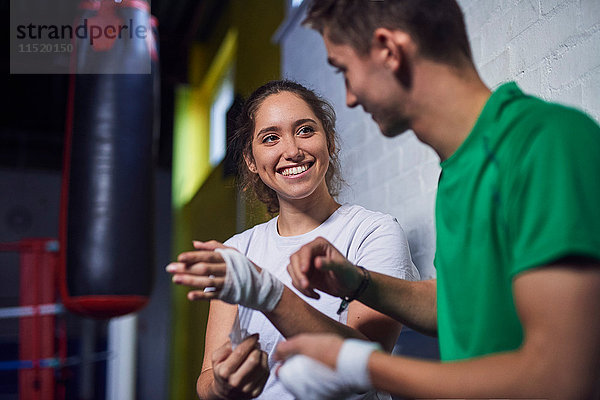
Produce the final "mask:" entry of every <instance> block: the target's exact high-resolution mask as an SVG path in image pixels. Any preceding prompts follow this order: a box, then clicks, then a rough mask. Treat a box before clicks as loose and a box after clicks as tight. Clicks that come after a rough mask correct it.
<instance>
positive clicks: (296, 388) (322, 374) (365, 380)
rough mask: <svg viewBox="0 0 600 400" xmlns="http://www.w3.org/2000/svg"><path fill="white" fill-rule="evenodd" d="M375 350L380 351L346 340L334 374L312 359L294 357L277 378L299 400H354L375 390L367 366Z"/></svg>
mask: <svg viewBox="0 0 600 400" xmlns="http://www.w3.org/2000/svg"><path fill="white" fill-rule="evenodd" d="M376 350H381V347H380V346H379V345H378V344H377V343H372V342H366V341H363V340H356V339H347V340H345V341H344V343H343V345H342V348H341V349H340V352H339V354H338V357H337V363H336V370H335V371H334V370H332V369H330V368H328V367H327V366H326V365H324V364H322V363H320V362H318V361H316V360H314V359H312V358H309V357H306V356H304V355H295V356H292V357H290V358H289V359H288V360H286V362H285V363H284V364H283V365H282V366H281V368H279V371H278V374H277V375H278V378H279V380H280V381H281V382H282V383H283V385H284V386H285V388H286V389H287V390H288V391H290V392H291V393H292V394H293V395H294V396H295V397H296V398H298V399H313V400H334V399H348V398H354V397H356V396H357V394H358V393H361V394H364V393H365V392H367V391H369V390H370V389H372V384H371V380H370V378H369V371H368V362H369V357H370V356H371V353H372V352H373V351H376ZM360 398H362V396H360Z"/></svg>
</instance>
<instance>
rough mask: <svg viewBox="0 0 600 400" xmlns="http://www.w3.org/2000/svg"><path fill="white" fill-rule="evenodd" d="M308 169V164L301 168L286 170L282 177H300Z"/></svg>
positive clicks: (283, 171) (282, 172)
mask: <svg viewBox="0 0 600 400" xmlns="http://www.w3.org/2000/svg"><path fill="white" fill-rule="evenodd" d="M307 169H308V164H304V165H301V166H299V167H292V168H286V169H284V170H282V171H281V175H283V176H290V175H298V174H301V173H303V172H304V171H306V170H307Z"/></svg>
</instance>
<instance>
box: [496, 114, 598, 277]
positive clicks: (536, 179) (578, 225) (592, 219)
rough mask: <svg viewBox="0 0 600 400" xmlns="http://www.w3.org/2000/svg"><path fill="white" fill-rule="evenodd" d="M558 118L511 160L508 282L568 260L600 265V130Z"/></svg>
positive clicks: (580, 118) (585, 121)
mask: <svg viewBox="0 0 600 400" xmlns="http://www.w3.org/2000/svg"><path fill="white" fill-rule="evenodd" d="M561 114H562V115H558V116H557V117H556V118H554V119H553V121H552V123H549V124H546V128H544V130H543V131H541V132H537V134H536V135H535V137H534V138H533V139H532V141H531V143H530V145H529V147H528V149H527V151H526V152H524V153H522V154H523V158H522V159H521V160H515V163H516V164H517V165H519V168H518V169H516V173H515V174H514V175H513V176H512V177H511V178H510V180H511V184H510V185H509V188H510V190H509V193H508V196H509V198H508V200H507V203H508V207H507V216H506V221H507V225H508V232H509V235H508V237H509V243H508V245H509V246H510V247H511V249H512V253H511V255H512V260H511V261H512V262H511V265H512V267H511V268H512V270H511V271H509V272H510V273H511V276H514V275H516V274H517V273H519V272H522V271H525V270H528V269H531V268H535V267H538V266H543V265H547V264H549V263H552V262H553V261H557V260H559V259H560V258H563V257H566V256H585V257H591V258H595V259H600V128H598V126H597V125H596V124H595V123H594V122H593V121H591V120H590V119H589V118H587V117H586V116H584V115H583V114H580V113H578V112H576V111H573V110H566V111H565V110H563V111H561ZM549 125H550V126H549Z"/></svg>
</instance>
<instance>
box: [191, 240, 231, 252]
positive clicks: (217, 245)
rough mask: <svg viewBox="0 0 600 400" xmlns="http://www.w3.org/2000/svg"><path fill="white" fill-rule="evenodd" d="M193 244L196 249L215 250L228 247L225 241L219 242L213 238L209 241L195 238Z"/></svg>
mask: <svg viewBox="0 0 600 400" xmlns="http://www.w3.org/2000/svg"><path fill="white" fill-rule="evenodd" d="M192 244H193V245H194V248H195V249H198V250H210V251H214V250H215V249H225V248H227V246H225V245H224V244H223V243H221V242H218V241H216V240H211V241H208V242H201V241H199V240H194V241H192Z"/></svg>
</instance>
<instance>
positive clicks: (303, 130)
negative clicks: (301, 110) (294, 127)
mask: <svg viewBox="0 0 600 400" xmlns="http://www.w3.org/2000/svg"><path fill="white" fill-rule="evenodd" d="M314 131H315V130H314V129H313V128H312V127H311V126H303V127H302V128H300V129H298V133H299V134H304V135H307V134H310V133H313V132H314Z"/></svg>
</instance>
